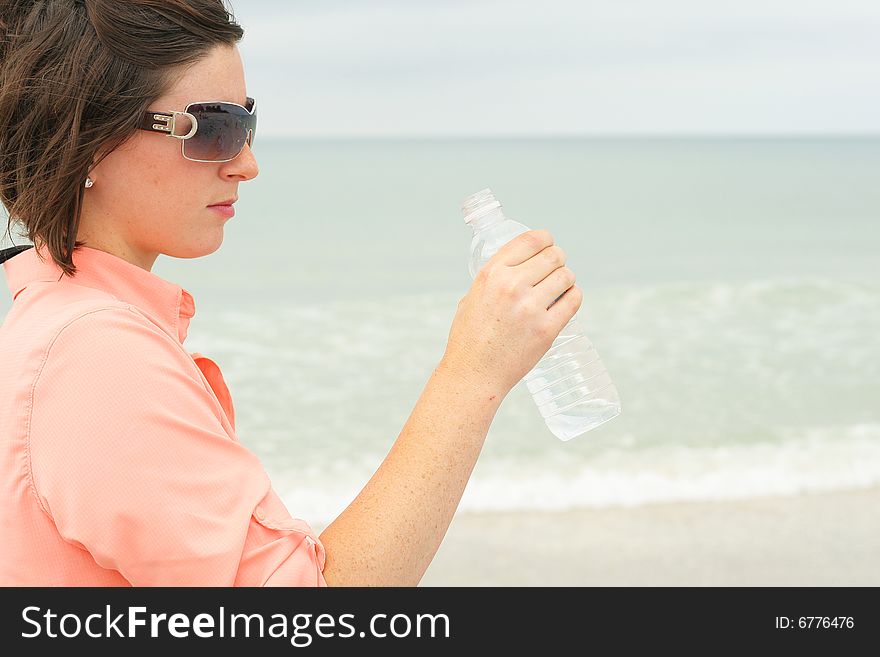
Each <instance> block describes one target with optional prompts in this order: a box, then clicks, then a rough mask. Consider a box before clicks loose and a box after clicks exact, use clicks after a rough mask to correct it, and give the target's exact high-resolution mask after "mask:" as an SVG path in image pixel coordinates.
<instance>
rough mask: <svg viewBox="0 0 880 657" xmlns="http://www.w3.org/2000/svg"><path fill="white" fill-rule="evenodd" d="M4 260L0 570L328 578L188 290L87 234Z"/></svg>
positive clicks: (77, 577) (10, 579) (122, 581)
mask: <svg viewBox="0 0 880 657" xmlns="http://www.w3.org/2000/svg"><path fill="white" fill-rule="evenodd" d="M39 255H42V260H41V259H40V258H39V257H38V253H37V249H35V248H33V247H31V248H29V249H27V250H25V251H23V252H21V253H18V254H17V255H14V256H13V257H12V258H10V259H9V260H7V261H6V262H5V263H4V264H3V268H4V270H5V273H6V278H7V282H8V284H9V290H10V292H11V294H12V298H13V304H12V307H11V309H10V311H9V313H8V314H7V316H6V318H5V320H4V322H3V324H2V326H0V362H2V363H3V367H2V368H0V391H2V394H0V539H2V540H0V585H3V586H299V585H304V586H326V585H327V583H326V581H325V580H324V576H323V572H322V571H323V568H324V561H325V552H324V547H323V545H322V544H321V541H320V540H319V539H318V537H317V536H316V535H315V533H314V532H313V531H312V529H311V527H310V526H309V525H308V524H307V523H306V522H305V521H303V520H300V519H297V518H293V517H291V515H290V513H289V512H288V511H287V509H286V508H285V505H284V503H283V502H282V501H281V499H280V498H279V497H278V495H277V494H276V493H275V491H274V490H273V488H272V485H271V482H270V481H269V477H268V476H267V474H266V472H265V470H264V468H263V466H262V464H261V463H260V461H259V459H258V458H257V457H256V455H254V453H253V452H251V451H250V450H248V448H247V447H245V446H244V445H243V444H242V443H241V442H240V441H239V439H238V437H237V436H236V433H235V410H234V408H233V405H232V398H231V396H230V394H229V390H228V388H227V387H226V383H225V382H224V380H223V375H222V374H221V372H220V368H219V367H218V366H217V364H216V363H215V362H214V361H212V360H211V359H210V358H208V357H206V356H203V355H202V354H199V353H189V352H188V351H186V349H185V348H184V346H183V342H184V340H185V339H186V334H187V328H188V327H189V322H190V319H191V318H192V317H193V316H194V314H195V303H194V301H193V298H192V296H191V295H190V293H189V292H187V291H186V290H184V289H183V288H181V287H180V286H178V285H175V284H174V283H171V282H168V281H166V280H164V279H162V278H160V277H159V276H157V275H155V274H153V273H151V272H148V271H146V270H144V269H141V268H140V267H138V266H136V265H133V264H131V263H129V262H127V261H125V260H123V259H121V258H119V257H117V256H115V255H112V254H109V253H107V252H104V251H100V250H98V249H95V248H91V247H86V246H83V247H80V248H78V249H77V250H76V251H75V252H74V254H73V260H74V264H75V265H76V267H77V269H78V271H77V274H76V276H75V277H74V278H72V279H71V278H70V277H67V276H62V272H61V270H60V268H58V267H57V265H55V263H54V262H53V261H52V259H51V257H50V256H49V255H48V251H46V250H45V249H43V250H41V251H40V254H39Z"/></svg>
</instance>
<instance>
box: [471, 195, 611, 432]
mask: <svg viewBox="0 0 880 657" xmlns="http://www.w3.org/2000/svg"><path fill="white" fill-rule="evenodd" d="M461 210H462V212H463V213H464V221H465V223H467V224H469V225H470V227H471V228H472V229H473V231H474V237H473V240H472V241H471V258H470V264H469V267H468V270H469V272H470V275H471V278H474V277H475V276H476V275H477V272H478V271H479V270H480V268H481V267H482V266H483V265H484V264H486V262H487V261H488V260H489V258H491V257H492V256H493V255H495V253H496V252H497V251H498V249H500V248H501V247H502V246H504V245H505V244H506V243H507V242H509V241H510V240H512V239H513V238H514V237H516V236H517V235H520V234H522V233H525V232H526V231H528V230H530V228H529V227H528V226H524V225H523V224H521V223H519V222H516V221H512V220H511V219H508V218H507V217H505V216H504V213H503V212H502V211H501V203H499V202H498V200H497V199H496V198H495V195H494V194H493V193H492V190H491V189H484V190H482V191H479V192H477V193H476V194H472V195H471V196H469V197H467V198H466V199H465V200H464V202H463V203H462V205H461ZM523 381H525V382H526V386H527V387H528V389H529V392H530V393H531V394H532V398H533V399H534V400H535V404H537V406H538V410H539V411H540V413H541V417H543V418H544V421H545V422H546V423H547V427H548V428H549V429H550V431H552V432H553V434H554V435H555V436H556V437H557V438H559V439H560V440H570V439H571V438H574V437H575V436H579V435H580V434H582V433H584V432H586V431H589V430H590V429H594V428H596V427H598V426H599V425H600V424H604V423H605V422H607V421H608V420H610V419H612V418H614V417H617V416H618V415H620V398H619V396H618V394H617V388H616V387H615V386H614V383H613V382H612V381H611V377H610V376H609V375H608V371H607V370H606V369H605V366H604V365H603V364H602V361H601V360H600V359H599V354H598V352H597V351H596V348H595V347H594V346H593V344H592V343H591V342H590V340H589V338H587V336H586V334H585V333H584V330H583V328H582V327H581V324H580V322H579V321H578V316H577V314H575V316H574V317H572V319H571V321H569V323H568V324H566V325H565V327H564V328H563V329H562V331H561V332H560V333H559V335H558V336H557V337H556V339H555V340H554V341H553V345H552V346H551V347H550V349H548V350H547V353H546V354H545V355H544V356H543V357H542V358H541V360H540V361H539V362H538V364H537V365H535V367H534V368H533V369H532V370H531V371H530V372H529V373H528V374H526V375H525V376H524V377H523Z"/></svg>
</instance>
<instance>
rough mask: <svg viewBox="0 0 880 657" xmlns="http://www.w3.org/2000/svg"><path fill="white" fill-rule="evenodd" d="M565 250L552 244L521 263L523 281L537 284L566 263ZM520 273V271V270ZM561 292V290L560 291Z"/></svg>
mask: <svg viewBox="0 0 880 657" xmlns="http://www.w3.org/2000/svg"><path fill="white" fill-rule="evenodd" d="M565 257H566V256H565V251H563V250H562V248H561V247H559V246H558V245H556V244H552V245H551V246H548V247H547V248H545V249H543V250H542V251H540V252H538V253H536V254H535V255H534V256H532V257H531V258H530V259H528V260H526V261H525V262H524V263H522V264H521V265H519V267H518V269H521V270H522V273H521V274H520V276H522V279H521V280H522V281H523V283H524V284H525V283H528V284H529V285H537V284H538V283H540V282H541V281H543V280H544V279H545V278H547V277H548V276H549V275H550V274H552V273H553V272H554V271H556V270H557V269H559V268H560V267H562V266H563V265H564V264H565ZM518 273H519V272H518ZM560 294H561V292H560Z"/></svg>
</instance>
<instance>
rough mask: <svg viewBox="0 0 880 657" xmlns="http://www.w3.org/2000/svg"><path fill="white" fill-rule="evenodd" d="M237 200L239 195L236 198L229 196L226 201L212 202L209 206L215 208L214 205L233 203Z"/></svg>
mask: <svg viewBox="0 0 880 657" xmlns="http://www.w3.org/2000/svg"><path fill="white" fill-rule="evenodd" d="M237 200H238V197H237V196H236V197H235V198H228V199H226V200H225V201H220V202H219V203H212V204H211V205H209V206H208V207H209V208H214V207H217V206H221V205H232V204H233V203H235V202H236V201H237Z"/></svg>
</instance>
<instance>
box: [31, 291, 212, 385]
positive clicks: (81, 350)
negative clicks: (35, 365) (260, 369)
mask: <svg viewBox="0 0 880 657" xmlns="http://www.w3.org/2000/svg"><path fill="white" fill-rule="evenodd" d="M43 365H44V366H48V367H50V369H51V370H52V372H53V376H58V375H65V374H66V375H74V374H77V375H80V376H85V378H86V380H94V379H95V378H96V377H103V378H107V377H110V375H111V373H113V374H114V375H119V374H121V375H123V376H124V375H126V374H128V375H138V378H140V380H141V381H142V382H143V381H144V377H145V376H146V375H148V374H150V373H155V374H157V375H163V374H164V375H167V374H168V373H170V372H177V373H181V372H182V373H185V374H186V375H187V377H188V378H194V379H196V380H198V378H199V377H198V373H197V371H198V368H197V366H196V364H195V363H194V361H193V359H192V357H191V356H190V355H189V354H188V353H187V351H186V350H185V349H184V348H183V345H181V344H180V343H179V342H176V341H175V340H174V339H173V338H171V336H169V335H168V334H167V333H165V332H164V331H163V330H162V329H161V328H160V327H158V326H157V325H156V324H155V323H153V321H152V320H151V319H149V318H148V317H147V316H146V315H145V314H144V313H142V312H141V311H140V310H139V309H138V308H137V307H135V306H132V305H130V304H127V303H123V302H111V303H106V302H105V303H102V304H97V305H96V304H90V305H88V304H86V305H84V306H83V307H80V308H78V309H77V311H76V312H73V313H70V314H69V315H68V317H66V318H65V319H64V321H62V322H60V323H58V324H56V326H55V327H54V330H53V336H52V337H51V339H50V341H49V343H48V346H47V348H46V352H45V358H44V361H43ZM41 369H43V368H41Z"/></svg>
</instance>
